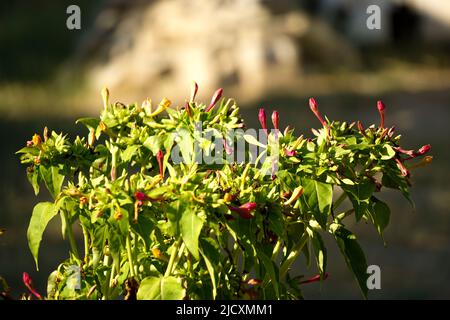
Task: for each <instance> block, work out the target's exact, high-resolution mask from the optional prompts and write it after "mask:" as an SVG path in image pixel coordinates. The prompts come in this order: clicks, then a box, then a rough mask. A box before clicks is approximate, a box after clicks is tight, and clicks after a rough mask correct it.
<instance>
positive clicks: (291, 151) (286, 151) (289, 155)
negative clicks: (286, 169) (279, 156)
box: [284, 148, 297, 157]
mask: <svg viewBox="0 0 450 320" xmlns="http://www.w3.org/2000/svg"><path fill="white" fill-rule="evenodd" d="M296 153H297V152H296V151H295V150H289V149H287V148H286V149H284V154H285V155H287V156H288V157H293V156H295V154H296Z"/></svg>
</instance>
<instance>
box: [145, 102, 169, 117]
mask: <svg viewBox="0 0 450 320" xmlns="http://www.w3.org/2000/svg"><path fill="white" fill-rule="evenodd" d="M171 104H172V102H171V101H170V100H169V99H167V98H163V99H162V100H161V102H160V103H159V105H158V107H157V108H156V110H155V111H154V112H152V113H151V114H150V117H154V116H156V115H158V114H160V113H161V112H163V111H164V110H166V109H167V108H168V107H170V105H171Z"/></svg>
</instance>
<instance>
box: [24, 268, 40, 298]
mask: <svg viewBox="0 0 450 320" xmlns="http://www.w3.org/2000/svg"><path fill="white" fill-rule="evenodd" d="M22 280H23V284H24V285H25V287H27V289H28V290H30V292H31V293H32V294H33V295H34V296H35V297H36V298H38V299H39V300H44V299H43V298H42V296H41V295H40V294H39V293H38V292H37V291H36V289H35V288H34V287H33V279H31V277H30V275H29V274H28V273H26V272H24V273H23V274H22Z"/></svg>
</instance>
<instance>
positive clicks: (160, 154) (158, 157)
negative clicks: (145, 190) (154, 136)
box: [156, 150, 164, 178]
mask: <svg viewBox="0 0 450 320" xmlns="http://www.w3.org/2000/svg"><path fill="white" fill-rule="evenodd" d="M163 159H164V153H163V152H162V151H161V150H159V151H158V153H157V154H156V160H157V161H158V166H159V175H160V177H161V178H162V177H164V167H163Z"/></svg>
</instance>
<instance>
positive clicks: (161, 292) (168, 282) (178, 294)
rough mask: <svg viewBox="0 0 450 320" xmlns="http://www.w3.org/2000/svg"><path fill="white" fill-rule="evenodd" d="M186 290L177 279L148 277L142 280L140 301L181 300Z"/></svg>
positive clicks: (139, 292)
mask: <svg viewBox="0 0 450 320" xmlns="http://www.w3.org/2000/svg"><path fill="white" fill-rule="evenodd" d="M185 294H186V290H185V289H184V288H183V286H182V285H181V279H180V278H176V277H172V276H169V277H159V278H158V277H148V278H145V279H144V280H142V282H141V285H140V286H139V290H138V292H137V299H138V300H181V299H183V298H184V296H185Z"/></svg>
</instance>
